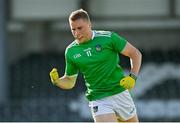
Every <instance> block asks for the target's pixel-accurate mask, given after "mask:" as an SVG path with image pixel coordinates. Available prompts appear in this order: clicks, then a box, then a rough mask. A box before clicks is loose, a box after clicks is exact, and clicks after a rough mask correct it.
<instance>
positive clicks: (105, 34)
mask: <svg viewBox="0 0 180 123" xmlns="http://www.w3.org/2000/svg"><path fill="white" fill-rule="evenodd" d="M94 34H95V35H94V36H95V37H111V34H112V32H111V31H105V30H94Z"/></svg>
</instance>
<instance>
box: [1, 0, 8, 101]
mask: <svg viewBox="0 0 180 123" xmlns="http://www.w3.org/2000/svg"><path fill="white" fill-rule="evenodd" d="M5 1H6V0H0V103H3V102H4V101H6V99H7V84H8V83H7V81H6V80H7V75H6V73H7V62H6V45H5V44H6V40H5V30H6V29H5V26H6V15H5V10H6V4H5Z"/></svg>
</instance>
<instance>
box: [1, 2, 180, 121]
mask: <svg viewBox="0 0 180 123" xmlns="http://www.w3.org/2000/svg"><path fill="white" fill-rule="evenodd" d="M79 8H83V9H85V10H86V11H88V12H89V14H90V17H91V20H92V24H93V29H97V30H110V31H115V32H117V33H118V34H119V35H121V36H122V37H124V38H126V39H127V40H128V41H129V42H130V43H132V44H133V45H134V46H136V47H137V48H138V49H140V51H141V52H142V54H143V63H142V68H141V72H140V75H139V77H138V80H137V84H136V87H135V88H134V90H133V91H132V96H133V98H134V101H135V104H136V106H137V111H138V115H139V119H140V121H180V0H0V121H7V122H9V121H17V122H18V121H59V122H63V121H67V122H68V121H78V122H80V121H81V122H85V121H93V120H92V117H91V114H90V110H89V107H88V103H87V100H86V98H85V97H84V93H85V90H86V88H85V86H84V80H83V76H82V75H81V74H80V75H79V76H78V81H77V84H76V86H75V88H73V89H72V90H61V89H58V88H57V87H55V86H53V85H52V84H51V82H50V78H49V72H50V70H51V69H52V68H53V67H56V68H58V70H59V73H60V75H61V76H62V75H63V74H64V67H65V61H64V50H65V48H66V46H67V45H68V44H69V43H71V42H72V40H73V37H72V35H71V32H70V29H69V24H68V16H69V14H70V13H71V12H72V11H74V10H76V9H79ZM120 58H121V65H122V66H123V68H124V69H126V74H128V72H129V71H128V70H129V67H130V66H129V60H128V59H127V58H126V57H123V56H120Z"/></svg>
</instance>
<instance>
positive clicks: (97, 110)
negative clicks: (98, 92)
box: [89, 90, 136, 121]
mask: <svg viewBox="0 0 180 123" xmlns="http://www.w3.org/2000/svg"><path fill="white" fill-rule="evenodd" d="M89 107H90V108H91V113H92V115H93V117H95V116H98V115H102V114H109V113H115V114H116V115H117V116H118V117H119V118H120V119H121V120H124V121H125V120H128V119H130V118H132V117H133V116H134V115H135V114H136V107H135V105H134V102H133V100H132V98H131V95H130V93H129V91H128V90H125V91H123V92H122V93H119V94H116V95H113V96H109V97H105V98H103V99H100V100H95V101H90V102H89Z"/></svg>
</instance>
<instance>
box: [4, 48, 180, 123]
mask: <svg viewBox="0 0 180 123" xmlns="http://www.w3.org/2000/svg"><path fill="white" fill-rule="evenodd" d="M141 51H142V53H143V64H146V63H151V62H153V63H156V64H161V63H165V62H170V63H173V64H179V63H180V50H178V49H172V50H168V51H162V50H152V51H149V52H147V51H144V50H141ZM120 57H121V63H122V65H123V67H124V68H127V67H129V60H128V59H127V58H126V57H123V56H120ZM53 67H56V68H58V71H59V73H60V75H61V76H62V75H63V74H64V67H65V62H64V54H57V53H48V54H31V55H29V56H27V57H24V58H23V59H20V60H19V61H17V62H16V63H14V64H12V65H11V66H10V67H9V71H10V80H11V81H10V83H9V100H10V101H9V102H10V103H7V104H4V105H0V116H1V117H0V121H7V122H10V121H17V122H18V121H60V122H63V121H77V122H78V121H81V122H82V121H92V118H91V117H90V118H84V119H83V118H82V117H80V116H79V115H78V113H77V112H76V111H73V110H70V108H69V103H70V102H72V101H73V100H76V99H77V98H78V96H79V95H80V94H81V93H85V90H86V88H85V85H84V80H83V76H82V75H81V74H80V75H79V77H78V82H77V85H76V87H75V88H73V89H72V90H62V89H58V88H57V87H55V86H53V85H52V84H51V82H50V78H49V71H50V70H51V69H52V68H53ZM142 67H143V66H142ZM179 88H180V82H179V80H178V79H174V78H172V79H168V80H164V81H163V82H160V83H159V84H158V85H156V86H153V87H152V88H151V89H149V90H148V91H146V93H144V94H143V95H141V96H139V97H137V99H140V100H142V99H146V100H147V99H163V100H167V99H180V89H179ZM64 116H68V118H67V117H64ZM9 117H11V119H9ZM140 120H141V121H148V119H142V118H141V119H140ZM172 120H174V121H177V120H180V119H178V118H177V119H171V121H172ZM154 121H158V119H156V120H154Z"/></svg>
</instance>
